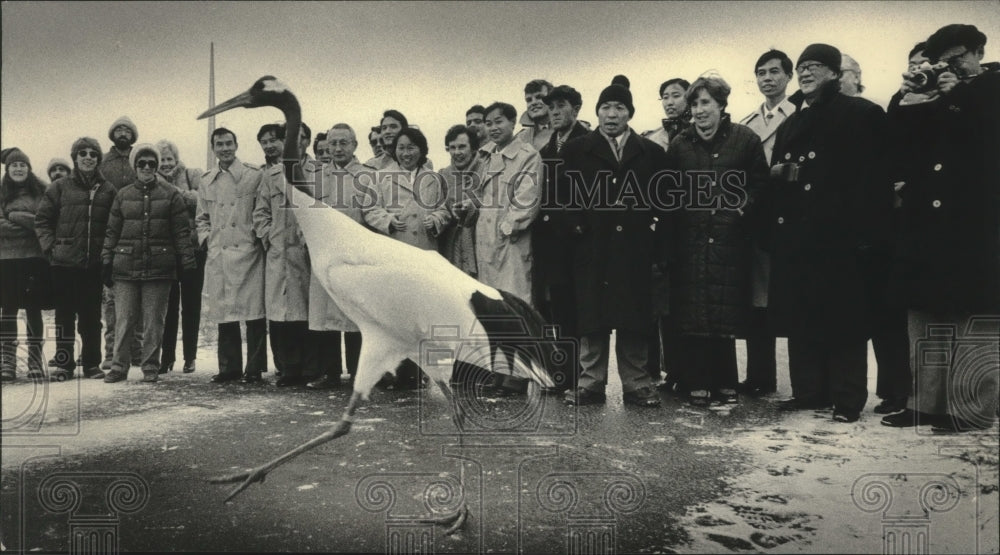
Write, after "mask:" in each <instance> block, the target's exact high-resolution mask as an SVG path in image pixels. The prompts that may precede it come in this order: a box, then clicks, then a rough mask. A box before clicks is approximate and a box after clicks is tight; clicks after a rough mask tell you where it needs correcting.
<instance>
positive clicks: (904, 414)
mask: <svg viewBox="0 0 1000 555" xmlns="http://www.w3.org/2000/svg"><path fill="white" fill-rule="evenodd" d="M939 420H941V417H939V416H935V415H932V414H924V413H922V412H917V411H915V410H911V409H903V410H902V411H900V412H897V413H896V414H890V415H889V416H886V417H884V418H882V420H881V422H882V425H883V426H889V427H891V428H912V427H914V426H927V425H930V424H935V423H937V422H938V421H939Z"/></svg>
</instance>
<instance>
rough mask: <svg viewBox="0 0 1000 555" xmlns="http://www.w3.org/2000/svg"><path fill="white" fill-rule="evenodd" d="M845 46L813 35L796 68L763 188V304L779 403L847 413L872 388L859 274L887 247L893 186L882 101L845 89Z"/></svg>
mask: <svg viewBox="0 0 1000 555" xmlns="http://www.w3.org/2000/svg"><path fill="white" fill-rule="evenodd" d="M840 64H841V54H840V51H839V50H838V49H837V48H835V47H833V46H830V45H828V44H811V45H809V46H808V47H806V49H805V50H804V51H803V52H802V55H800V56H799V59H798V63H797V64H796V67H795V71H796V73H797V74H798V79H799V90H798V92H796V93H795V94H793V95H792V96H791V97H789V101H791V102H792V104H795V106H796V108H797V111H796V112H795V113H794V114H792V115H790V116H788V119H786V120H785V122H784V123H783V124H782V125H781V127H779V128H778V131H777V133H776V136H775V142H774V151H773V153H772V157H771V164H772V168H771V176H772V179H771V183H770V186H769V191H768V192H766V193H765V198H766V199H768V200H767V201H766V202H767V204H765V206H766V207H767V210H766V211H765V212H764V214H765V216H763V218H764V221H763V222H762V223H763V225H764V227H765V228H766V229H767V230H768V231H769V238H768V239H767V240H766V241H765V242H766V243H767V244H768V248H769V249H770V253H771V280H770V284H769V294H768V303H769V307H768V312H769V314H770V316H771V322H772V324H773V325H774V326H775V329H776V332H777V335H778V336H784V337H788V358H789V374H790V376H791V381H792V395H793V398H792V399H789V400H787V401H785V402H784V403H783V404H782V405H781V408H782V409H783V410H802V409H817V408H825V407H829V406H830V405H833V411H834V412H833V419H834V420H835V421H837V422H854V421H856V420H857V419H858V418H859V417H860V414H861V409H862V408H863V407H864V405H865V401H866V399H867V395H868V381H867V376H866V373H867V364H868V351H867V343H868V341H867V339H868V334H869V330H868V329H866V327H867V325H868V324H869V314H868V302H867V299H866V296H867V295H868V293H869V290H868V284H866V282H865V277H864V276H865V275H867V273H868V271H869V270H868V269H869V267H870V266H871V265H873V264H876V263H877V261H878V260H879V259H881V258H884V257H885V256H886V254H887V253H888V235H889V234H888V231H889V225H888V224H889V221H890V218H891V210H892V189H891V186H890V185H889V183H888V179H887V177H888V175H887V172H886V171H885V164H884V157H883V152H884V151H885V150H886V146H887V142H886V138H885V134H886V118H885V112H884V111H883V110H882V108H880V107H879V106H878V105H876V104H874V103H872V102H870V101H868V100H865V99H862V98H859V97H848V96H846V95H844V94H842V93H841V92H840V81H839V79H840V74H841V67H840Z"/></svg>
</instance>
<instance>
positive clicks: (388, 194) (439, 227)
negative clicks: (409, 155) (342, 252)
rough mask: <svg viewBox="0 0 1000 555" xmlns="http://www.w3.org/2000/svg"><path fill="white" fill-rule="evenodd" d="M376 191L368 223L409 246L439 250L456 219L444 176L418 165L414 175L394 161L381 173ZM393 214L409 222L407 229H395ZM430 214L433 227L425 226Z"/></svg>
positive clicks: (367, 212)
mask: <svg viewBox="0 0 1000 555" xmlns="http://www.w3.org/2000/svg"><path fill="white" fill-rule="evenodd" d="M375 190H376V193H377V195H378V196H377V202H376V204H375V206H373V207H371V208H370V209H367V210H365V212H364V216H365V221H366V222H368V225H370V226H372V227H373V228H374V229H375V230H377V231H378V232H379V233H383V234H385V235H388V236H390V237H392V238H393V239H398V240H400V241H402V242H404V243H406V244H407V245H413V246H414V247H417V248H419V249H424V250H433V251H436V250H437V248H438V237H439V236H440V235H441V232H442V231H444V230H445V228H446V227H447V226H448V225H449V224H450V223H451V222H452V217H451V211H450V210H449V209H448V186H447V185H446V184H445V182H444V179H443V178H442V177H441V176H440V175H438V174H437V173H435V172H432V171H428V170H426V169H424V168H418V169H417V172H416V174H415V175H414V174H412V173H410V172H408V171H406V170H404V169H402V168H400V167H399V165H396V164H393V165H390V166H389V167H387V168H385V169H384V170H382V171H380V172H379V173H378V184H377V185H376V187H375ZM393 216H396V217H397V218H399V220H400V221H401V222H403V223H405V224H406V229H404V230H402V231H391V230H390V228H389V222H390V221H391V220H392V218H393ZM427 216H430V217H431V219H432V220H433V222H434V227H433V228H431V229H426V228H425V227H424V223H423V221H424V218H425V217H427Z"/></svg>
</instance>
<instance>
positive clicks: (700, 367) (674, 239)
mask: <svg viewBox="0 0 1000 555" xmlns="http://www.w3.org/2000/svg"><path fill="white" fill-rule="evenodd" d="M729 92H730V88H729V85H728V84H727V83H726V82H725V81H724V80H723V79H722V78H721V77H719V76H717V75H709V76H703V77H700V78H698V79H697V80H696V81H695V82H694V83H692V84H691V87H690V88H689V89H688V90H687V93H686V98H687V101H688V105H689V106H690V107H691V114H692V124H691V125H690V126H689V127H688V128H686V129H685V130H684V131H682V132H681V133H680V134H679V135H678V136H676V137H675V138H674V139H673V140H672V141H670V147H669V149H668V150H667V158H668V167H669V168H671V169H673V170H677V171H679V172H681V176H682V177H681V185H682V189H683V191H685V192H686V193H687V194H686V196H685V197H684V198H685V199H686V203H685V206H684V209H683V210H679V211H677V212H676V213H675V214H674V216H673V219H672V233H671V234H670V236H671V248H670V260H671V266H670V309H671V315H672V318H673V321H674V325H675V326H676V329H677V331H678V333H679V334H681V336H680V342H681V343H682V348H681V355H682V362H683V366H684V368H685V370H684V379H685V382H686V385H687V387H688V388H689V393H688V397H689V400H690V402H691V404H693V405H696V406H705V405H707V404H709V402H710V401H713V400H714V401H719V402H722V403H736V402H737V394H736V386H737V381H738V378H737V367H736V341H735V339H736V337H737V336H738V335H741V334H743V333H745V331H744V330H745V326H746V322H747V318H748V317H749V312H750V306H751V294H750V253H751V244H750V237H751V233H750V232H751V230H752V228H751V221H752V220H751V217H750V214H749V213H748V212H749V211H750V210H751V209H752V208H753V206H752V205H753V201H754V198H755V196H756V194H757V190H758V189H759V188H760V187H761V186H763V185H764V183H765V180H766V179H767V176H768V169H767V162H766V160H765V157H764V149H763V147H762V146H761V142H760V138H759V137H758V136H757V134H756V133H754V132H753V130H751V129H750V128H749V127H745V126H742V125H738V124H734V123H732V122H731V121H730V118H729V114H728V113H726V111H725V109H726V105H727V101H728V98H729Z"/></svg>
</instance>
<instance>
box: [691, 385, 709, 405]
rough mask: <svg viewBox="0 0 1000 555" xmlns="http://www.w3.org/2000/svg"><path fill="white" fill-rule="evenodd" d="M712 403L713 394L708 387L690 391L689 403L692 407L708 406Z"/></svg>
mask: <svg viewBox="0 0 1000 555" xmlns="http://www.w3.org/2000/svg"><path fill="white" fill-rule="evenodd" d="M711 403H712V394H711V393H710V392H709V391H708V390H707V389H695V390H694V391H689V392H688V404H690V405H691V406H692V407H707V406H708V405H710V404H711Z"/></svg>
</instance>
